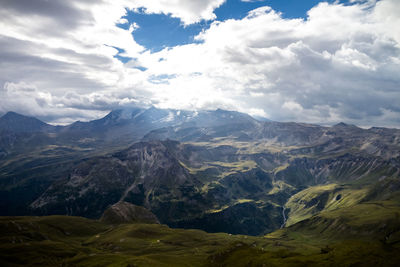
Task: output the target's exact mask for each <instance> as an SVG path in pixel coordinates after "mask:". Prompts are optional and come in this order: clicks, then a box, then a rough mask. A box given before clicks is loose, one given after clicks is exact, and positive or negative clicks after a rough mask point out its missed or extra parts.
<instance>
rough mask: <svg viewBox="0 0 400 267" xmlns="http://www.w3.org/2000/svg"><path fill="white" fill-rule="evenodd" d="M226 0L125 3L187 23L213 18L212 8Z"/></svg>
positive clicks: (145, 0)
mask: <svg viewBox="0 0 400 267" xmlns="http://www.w3.org/2000/svg"><path fill="white" fill-rule="evenodd" d="M225 1H226V0H175V1H170V0H134V1H130V2H129V1H127V2H126V5H127V6H128V7H129V8H131V9H133V10H138V11H139V10H140V8H143V9H142V10H143V11H144V12H145V13H147V14H165V15H171V17H174V18H179V19H180V20H181V21H182V22H183V24H185V25H189V24H193V23H196V22H199V21H201V20H214V19H215V18H216V15H215V14H214V10H215V9H216V8H218V7H220V6H221V5H222V4H223V3H224V2H225Z"/></svg>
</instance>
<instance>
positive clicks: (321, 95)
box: [144, 1, 400, 127]
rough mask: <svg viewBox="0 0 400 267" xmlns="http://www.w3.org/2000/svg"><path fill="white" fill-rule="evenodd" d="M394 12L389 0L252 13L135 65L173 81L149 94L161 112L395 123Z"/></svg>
mask: <svg viewBox="0 0 400 267" xmlns="http://www.w3.org/2000/svg"><path fill="white" fill-rule="evenodd" d="M391 7H393V8H391ZM397 9H398V7H397V6H396V1H379V2H377V3H376V5H375V3H374V4H373V5H372V3H371V2H367V3H361V4H355V5H342V4H328V3H320V4H319V5H318V6H316V7H314V8H313V9H311V10H310V11H309V12H308V18H307V19H306V20H302V19H283V18H282V17H280V14H278V13H276V12H274V11H273V10H272V9H271V8H269V7H261V8H258V9H256V10H253V11H251V12H249V14H248V16H247V17H245V18H244V19H241V20H227V21H224V22H214V23H213V24H212V25H211V27H210V28H209V29H207V30H205V31H203V32H202V33H201V34H199V35H198V36H197V37H196V39H197V40H199V41H203V43H201V44H196V45H186V46H179V47H175V48H172V49H168V50H164V51H161V52H160V53H158V54H155V55H153V56H156V55H158V56H159V57H162V58H163V59H164V60H163V61H162V62H159V63H155V62H151V61H149V62H148V64H144V65H145V66H146V67H147V68H148V69H149V72H153V74H154V75H157V74H160V73H165V74H169V75H174V76H173V77H174V78H171V79H170V80H169V86H167V87H166V88H163V89H162V90H161V92H164V93H162V94H160V95H155V96H154V97H155V98H157V99H158V100H159V102H160V103H163V105H164V106H174V107H175V106H182V105H183V106H184V107H186V108H190V107H192V106H196V107H198V108H207V107H215V106H225V107H228V108H231V109H236V110H241V111H245V112H249V111H250V110H251V108H258V109H262V110H263V111H264V112H265V114H267V115H268V116H269V117H270V118H272V119H275V120H283V121H289V120H294V121H306V122H314V123H325V124H326V123H328V124H331V123H336V122H338V121H346V122H350V123H356V124H358V125H362V126H370V125H384V126H396V127H399V122H400V121H399V119H393V118H394V117H393V114H398V115H399V116H398V118H400V103H399V102H398V101H395V100H394V99H400V90H399V85H400V76H399V75H398V73H400V64H399V63H400V61H399V59H400V56H399V55H400V45H399V44H400V42H399V39H398V31H396V25H397V24H398V23H399V21H398V19H399V17H400V12H397ZM193 73H197V75H193ZM172 91H173V92H175V93H177V95H175V94H173V97H170V98H168V97H167V96H168V92H172ZM178 92H179V93H178ZM209 99H212V101H208V100H209ZM209 102H211V103H209ZM185 103H186V104H185ZM389 113H390V114H391V115H392V116H388V114H389ZM389 117H390V118H392V119H388V118H389Z"/></svg>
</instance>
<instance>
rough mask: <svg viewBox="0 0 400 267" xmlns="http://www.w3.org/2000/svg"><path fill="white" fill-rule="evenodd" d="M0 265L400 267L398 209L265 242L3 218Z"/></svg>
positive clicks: (331, 218)
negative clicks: (399, 264) (399, 265)
mask: <svg viewBox="0 0 400 267" xmlns="http://www.w3.org/2000/svg"><path fill="white" fill-rule="evenodd" d="M0 233H1V237H0V241H1V242H0V265H1V266H124V267H126V266H334V265H339V266H373V265H376V266H398V263H399V262H400V253H399V252H400V208H399V206H397V205H396V203H392V202H388V201H386V202H385V201H381V202H374V203H372V202H371V203H363V204H357V205H354V206H352V207H348V208H343V209H337V210H334V211H326V212H322V213H320V214H318V215H316V216H313V217H311V218H309V219H307V220H304V221H301V222H299V223H296V224H294V225H292V226H291V227H288V228H284V229H280V230H278V231H276V232H274V233H271V234H269V235H267V236H265V237H253V236H243V235H229V234H225V233H217V234H210V233H206V232H204V231H200V230H183V229H171V228H169V227H167V226H165V225H157V224H122V225H107V224H103V223H100V222H99V221H95V220H88V219H85V218H80V217H67V216H47V217H2V218H0Z"/></svg>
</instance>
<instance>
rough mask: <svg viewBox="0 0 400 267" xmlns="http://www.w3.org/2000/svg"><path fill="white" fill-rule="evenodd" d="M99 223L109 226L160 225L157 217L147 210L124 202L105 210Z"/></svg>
mask: <svg viewBox="0 0 400 267" xmlns="http://www.w3.org/2000/svg"><path fill="white" fill-rule="evenodd" d="M100 221H102V222H105V223H109V224H123V223H150V224H159V223H160V222H159V221H158V219H157V217H156V216H155V215H154V214H153V213H152V212H151V211H149V210H148V209H146V208H144V207H140V206H136V205H133V204H131V203H128V202H124V201H121V202H118V203H116V204H114V205H112V206H111V207H109V208H108V209H106V211H105V212H104V213H103V216H101V218H100Z"/></svg>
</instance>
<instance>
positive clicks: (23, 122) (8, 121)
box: [0, 112, 56, 133]
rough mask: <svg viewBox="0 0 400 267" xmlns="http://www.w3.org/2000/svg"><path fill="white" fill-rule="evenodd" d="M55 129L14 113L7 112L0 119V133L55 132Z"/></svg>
mask: <svg viewBox="0 0 400 267" xmlns="http://www.w3.org/2000/svg"><path fill="white" fill-rule="evenodd" d="M55 129H56V127H54V126H52V125H49V124H47V123H44V122H42V121H40V120H38V119H36V118H33V117H28V116H23V115H20V114H18V113H15V112H8V113H6V114H5V115H4V116H2V117H0V132H1V131H7V132H14V133H21V132H24V133H34V132H49V131H55Z"/></svg>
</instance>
